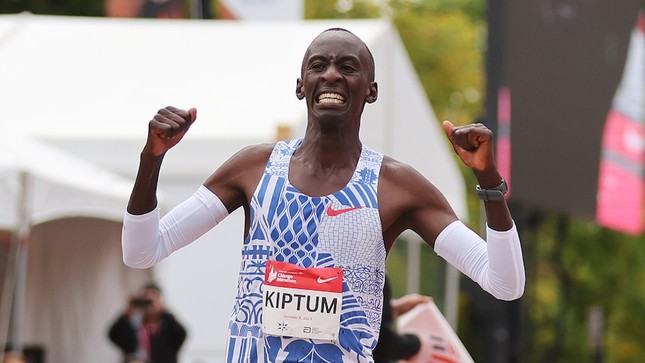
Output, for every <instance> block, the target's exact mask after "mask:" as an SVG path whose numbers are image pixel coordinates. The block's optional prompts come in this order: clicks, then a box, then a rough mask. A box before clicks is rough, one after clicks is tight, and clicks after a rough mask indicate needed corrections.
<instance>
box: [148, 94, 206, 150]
mask: <svg viewBox="0 0 645 363" xmlns="http://www.w3.org/2000/svg"><path fill="white" fill-rule="evenodd" d="M195 119H197V110H196V109H195V108H190V109H188V110H182V109H179V108H176V107H173V106H168V107H165V108H162V109H160V110H159V111H157V114H156V115H155V116H154V117H153V118H152V120H150V122H149V123H148V142H147V143H146V148H145V150H146V151H148V152H150V153H152V154H153V155H154V156H159V155H163V154H164V153H166V151H168V150H169V149H170V148H172V147H173V146H175V145H177V143H178V142H179V141H181V139H182V138H183V137H184V135H185V134H186V131H188V129H189V128H190V126H191V125H192V124H193V122H195Z"/></svg>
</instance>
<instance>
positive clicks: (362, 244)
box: [227, 140, 385, 363]
mask: <svg viewBox="0 0 645 363" xmlns="http://www.w3.org/2000/svg"><path fill="white" fill-rule="evenodd" d="M300 142H301V140H292V141H289V142H280V143H278V144H277V145H276V147H275V148H274V150H273V153H272V154H271V157H270V159H269V162H268V163H267V167H266V169H265V173H264V175H263V177H262V178H261V180H260V183H259V185H258V187H257V189H256V192H255V193H254V195H253V197H252V199H251V205H250V217H251V225H250V228H249V234H248V236H247V237H246V238H245V240H244V244H243V247H242V263H241V267H240V274H239V280H238V294H237V297H236V302H235V306H234V309H233V314H232V317H231V320H230V323H229V340H228V346H227V361H228V362H240V363H241V362H244V363H248V362H334V363H336V362H372V359H371V351H372V349H373V348H374V346H375V345H376V341H377V339H378V331H379V326H380V319H381V310H382V298H383V296H382V288H383V283H384V281H385V273H384V269H385V248H384V242H383V236H382V228H381V224H380V218H379V214H378V204H377V199H376V195H377V194H376V192H377V183H378V172H379V170H380V164H381V161H382V155H381V154H380V153H377V152H374V151H372V150H370V149H368V148H366V147H363V150H362V152H361V157H360V160H359V162H358V164H357V167H356V170H355V172H354V175H353V177H352V179H351V180H350V182H349V183H348V184H347V186H345V187H344V188H343V189H342V190H340V191H338V192H336V193H334V194H331V195H327V196H322V197H310V196H307V195H305V194H303V193H301V192H300V191H298V190H297V189H296V188H295V187H293V186H292V185H290V184H289V182H288V171H289V161H290V158H291V155H292V154H293V152H294V151H295V149H296V148H297V147H298V146H299V144H300ZM267 259H274V260H277V261H283V262H289V263H292V264H296V265H299V266H302V267H342V268H343V269H344V271H345V278H344V282H343V294H342V304H341V328H340V332H339V339H338V342H336V343H334V342H330V341H323V340H313V339H296V338H290V337H281V336H270V335H265V334H264V333H263V332H262V330H261V326H262V296H263V287H264V266H265V262H266V260H267Z"/></svg>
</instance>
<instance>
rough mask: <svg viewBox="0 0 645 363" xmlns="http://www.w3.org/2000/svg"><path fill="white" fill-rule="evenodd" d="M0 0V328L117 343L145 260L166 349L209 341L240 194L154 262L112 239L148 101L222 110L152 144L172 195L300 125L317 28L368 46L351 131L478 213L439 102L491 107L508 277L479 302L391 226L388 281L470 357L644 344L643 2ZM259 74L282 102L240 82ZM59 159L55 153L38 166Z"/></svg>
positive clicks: (214, 355) (220, 318) (514, 357)
mask: <svg viewBox="0 0 645 363" xmlns="http://www.w3.org/2000/svg"><path fill="white" fill-rule="evenodd" d="M0 14H2V15H0V105H2V106H3V107H2V108H3V116H2V117H0V125H2V126H3V127H2V129H3V130H5V132H7V133H8V135H7V138H14V137H13V136H12V135H14V134H20V135H23V134H24V135H26V136H27V137H28V138H29V139H30V141H29V142H27V141H25V142H23V143H21V144H20V145H18V146H16V147H15V148H14V149H11V147H10V146H11V145H13V144H12V143H10V142H8V140H3V141H2V142H0V144H4V145H2V146H3V147H4V150H3V149H2V148H0V152H4V153H5V154H4V155H0V180H2V184H0V186H2V188H1V189H0V192H2V193H4V195H5V196H2V194H0V201H2V204H1V205H0V208H1V209H3V210H4V212H5V214H7V215H6V216H5V215H0V217H2V218H4V219H2V220H0V222H2V223H0V227H1V228H0V230H3V231H4V232H1V233H0V266H2V268H0V277H1V278H2V280H1V281H2V285H1V287H2V289H1V292H2V300H1V302H2V309H1V310H0V312H1V313H2V315H1V316H0V343H3V344H5V345H8V346H12V345H13V346H19V347H23V348H24V350H25V351H26V352H29V354H30V357H31V358H30V359H32V360H31V361H30V362H45V361H46V362H49V363H52V362H54V363H55V362H81V361H92V362H106V363H107V362H115V361H117V360H118V353H117V351H116V350H115V348H114V347H112V346H111V345H110V344H109V341H108V340H107V337H106V329H107V324H108V321H109V320H110V319H111V318H112V317H113V315H114V314H116V313H117V312H118V311H120V310H121V309H122V308H123V307H124V306H123V301H124V300H125V299H126V296H128V294H130V293H132V291H134V290H135V289H136V288H138V287H139V286H140V284H141V283H142V282H144V281H147V280H149V279H150V278H153V277H154V278H155V279H156V280H158V281H159V282H160V284H161V285H162V286H163V287H164V291H165V296H166V299H167V301H166V302H167V305H169V306H170V307H171V308H172V310H173V312H174V313H175V314H176V315H177V316H178V318H179V319H180V320H182V319H183V321H185V322H186V323H187V324H186V325H187V327H188V336H189V338H188V341H187V344H186V346H185V347H184V349H183V350H182V356H181V359H182V360H181V361H182V362H185V363H198V362H204V363H210V362H221V361H224V357H223V347H224V343H225V341H224V339H225V336H226V335H225V334H226V333H225V328H226V326H225V325H226V319H227V318H228V312H229V311H230V307H231V306H232V303H233V296H234V294H235V288H236V287H235V285H234V284H235V281H236V278H235V276H236V275H237V264H238V263H239V256H238V255H239V243H240V242H241V229H240V226H241V220H242V219H241V216H240V215H239V214H236V215H233V216H231V218H229V220H232V221H233V222H231V221H229V220H227V221H226V223H223V226H221V228H220V227H218V228H220V229H221V231H219V232H213V233H214V234H210V233H209V234H207V235H206V236H205V237H204V238H203V239H204V241H198V242H196V247H194V246H191V247H190V248H189V249H186V251H184V250H182V251H179V252H178V253H177V254H176V256H175V255H173V257H172V258H170V259H169V261H164V262H162V263H161V264H160V265H159V266H158V267H155V268H154V269H151V270H144V271H138V270H131V269H127V268H126V267H124V266H122V262H121V260H120V245H119V238H120V237H119V233H120V217H121V215H122V211H123V210H124V209H125V203H126V201H127V196H128V193H129V190H128V187H129V186H130V185H131V182H132V180H133V178H134V175H133V173H134V172H136V165H137V160H138V152H139V150H140V148H141V147H142V146H143V142H144V140H145V139H144V138H145V132H146V124H147V121H148V119H149V118H150V116H152V115H153V114H154V112H155V111H156V109H158V108H160V107H163V106H165V105H166V103H168V104H177V103H181V104H186V106H185V107H189V106H191V105H195V104H196V105H197V106H198V109H199V110H200V119H204V120H208V119H213V120H219V121H218V122H219V123H218V122H211V123H208V124H207V125H203V126H202V125H199V124H196V130H194V133H192V130H191V134H190V135H189V137H187V140H186V141H187V142H186V146H184V147H183V149H180V150H177V153H176V154H173V155H169V157H168V159H169V160H167V164H168V167H167V168H166V166H164V168H165V169H164V172H167V173H166V174H163V176H162V182H161V185H160V190H161V191H162V193H164V192H166V194H165V200H166V202H165V203H166V204H165V205H164V208H166V209H169V208H171V207H172V206H173V205H174V204H176V203H177V202H179V201H181V200H183V199H184V198H185V197H186V196H188V195H190V194H192V192H193V191H194V190H195V189H196V187H197V186H198V185H199V183H201V182H202V181H203V179H204V178H205V177H206V176H207V175H208V173H209V172H210V171H212V170H213V169H214V168H215V167H216V166H217V165H219V164H220V163H221V162H222V161H223V160H225V159H226V158H227V157H228V156H230V155H231V154H232V153H233V152H234V151H235V150H236V149H237V148H238V147H239V146H240V145H243V144H246V143H250V142H263V141H271V140H275V139H279V138H286V137H292V136H294V135H298V134H299V133H300V131H301V130H302V124H303V113H302V111H303V110H302V107H303V106H302V105H301V104H298V103H296V102H297V101H296V100H295V97H292V95H293V93H292V92H293V89H295V88H294V86H295V79H296V78H297V77H298V73H297V72H298V71H299V68H298V67H299V62H300V60H301V59H302V58H301V57H302V54H303V53H304V49H306V46H307V44H308V42H309V41H310V40H311V39H313V37H314V36H315V35H316V34H317V33H319V32H320V31H321V30H323V29H325V28H328V27H331V26H343V27H346V28H348V29H349V30H352V31H355V32H356V33H357V35H359V36H361V37H362V38H363V39H364V40H365V41H366V43H367V44H368V45H369V46H370V48H371V49H372V50H373V52H374V53H375V58H376V67H377V72H380V73H377V81H379V84H380V88H379V91H380V93H381V92H382V93H383V96H381V95H380V98H379V102H377V104H379V103H381V104H382V105H378V106H375V107H382V108H375V109H372V110H368V111H367V112H366V115H365V119H364V124H368V123H370V122H372V126H367V131H366V132H367V134H366V135H365V137H364V139H366V143H367V144H370V145H376V146H378V147H377V148H381V149H382V150H383V151H385V152H386V153H390V154H394V156H398V157H399V158H401V159H403V160H404V161H408V162H410V163H412V164H413V165H414V166H415V167H418V168H419V169H420V171H422V172H423V173H424V175H426V176H428V177H429V179H430V180H432V181H433V182H434V181H435V180H437V184H438V185H439V186H440V187H441V189H442V190H446V191H447V192H446V193H447V195H448V197H449V201H450V202H451V204H453V206H454V207H455V209H456V210H457V211H458V213H459V215H460V217H462V219H464V220H465V221H467V223H468V224H469V225H470V226H471V227H472V228H473V229H474V230H476V231H481V232H482V233H483V231H484V226H483V223H482V210H481V204H480V202H479V200H477V198H476V195H475V193H474V185H475V184H476V180H475V179H474V177H473V175H472V173H471V172H470V171H469V170H466V169H463V168H462V167H461V165H460V163H458V162H457V161H458V160H456V159H455V158H454V157H453V156H452V154H451V152H450V150H448V147H447V144H446V143H445V140H444V139H443V138H442V135H441V134H440V132H439V122H440V121H441V120H444V119H449V120H452V121H453V122H455V123H457V124H467V123H471V122H482V123H485V124H486V125H487V126H489V127H490V128H491V129H493V130H494V132H495V133H496V140H497V157H498V165H499V167H500V169H501V170H502V173H503V174H504V176H505V178H506V179H507V180H508V181H509V184H510V193H509V203H510V206H511V209H512V212H513V216H514V218H515V222H516V224H517V226H518V228H519V231H520V234H521V236H522V242H523V248H524V257H525V264H526V268H527V284H526V292H525V295H524V296H523V297H522V298H521V299H519V300H517V301H514V302H500V301H496V300H494V299H493V298H491V297H490V296H488V295H487V294H486V293H484V292H482V291H481V289H480V288H479V287H478V286H475V285H474V284H473V283H472V282H471V281H470V280H468V279H467V278H462V277H461V276H459V275H458V274H455V272H454V271H453V270H452V269H451V268H449V267H447V266H446V265H445V264H444V263H443V261H442V260H441V259H440V258H438V257H437V256H436V255H435V254H434V252H433V251H432V249H431V248H429V247H428V246H426V245H425V244H422V243H420V242H419V240H418V238H417V237H416V236H413V235H408V234H406V235H404V236H403V237H401V240H400V241H399V242H398V243H397V244H396V245H395V247H394V248H393V250H392V251H391V252H390V255H389V256H388V262H387V268H388V274H389V275H390V278H391V280H392V287H393V291H394V296H395V297H396V296H401V295H403V294H405V293H408V292H419V293H422V294H426V295H430V296H432V297H433V298H434V300H435V302H436V303H437V305H438V306H439V307H440V309H441V310H442V311H443V312H444V314H445V315H446V317H447V318H448V319H449V321H450V322H451V323H452V324H453V327H454V328H455V330H456V331H457V333H458V335H459V336H460V338H461V339H462V341H463V342H464V345H465V346H466V348H467V349H468V351H469V352H470V354H471V355H472V356H473V358H474V360H475V361H476V362H478V363H479V362H482V363H511V362H528V363H533V362H549V363H551V362H563V363H564V362H608V363H622V362H643V361H645V345H643V343H642V342H643V338H644V337H645V324H643V322H645V279H644V278H643V277H645V244H644V242H645V240H644V239H643V233H642V232H643V219H644V217H643V208H644V206H643V201H644V199H643V198H644V197H643V174H644V173H643V166H644V164H643V162H644V158H643V157H644V154H643V152H644V148H645V143H644V139H643V135H644V132H645V130H644V129H643V123H644V122H645V2H644V1H642V0H622V1H615V0H594V1H585V0H540V1H529V0H515V1H506V0H323V1H320V0H282V1H281V0H219V1H215V0H83V1H80V0H3V1H2V2H1V3H0ZM144 30H145V33H144ZM268 58H271V59H272V62H273V61H274V60H273V59H277V61H275V62H276V63H277V65H275V68H273V67H274V66H272V67H267V64H268V63H267V62H268V61H267V59H268ZM168 62H170V63H168ZM272 64H273V63H272ZM236 67H237V68H236ZM240 67H241V68H240ZM266 68H271V69H266ZM253 72H256V73H253ZM264 73H278V74H277V77H276V78H269V77H268V76H266V75H265V74H264ZM252 76H254V77H252ZM265 76H266V77H267V78H264V77H265ZM182 77H185V79H182ZM225 77H226V78H227V80H225V79H224V78H225ZM228 78H231V79H230V80H228ZM396 78H400V80H397V79H396ZM285 80H286V83H284V84H283V83H280V82H282V81H285ZM384 86H385V87H384ZM388 87H389V88H388ZM278 91H284V92H278ZM268 92H272V93H273V94H275V95H279V96H276V97H274V98H276V99H277V98H285V99H286V98H289V97H291V98H293V100H292V101H293V103H294V104H295V105H296V106H295V107H294V105H292V104H290V103H284V104H283V103H279V102H278V101H276V102H277V104H276V106H277V107H275V106H267V105H265V104H263V103H261V102H260V101H257V100H258V99H260V98H263V97H264V98H270V97H267V95H266V93H268ZM142 93H145V94H146V96H151V97H145V98H144V97H142V96H141V94H142ZM231 95H234V96H235V97H230V96H231ZM419 97H421V98H419ZM97 98H98V99H101V101H100V102H99V101H95V99H97ZM150 98H151V100H150ZM229 98H240V99H241V100H242V101H243V102H238V101H231V100H229ZM274 101H275V100H274ZM200 102H201V104H200ZM407 102H409V103H410V105H409V106H408V104H407ZM228 103H230V104H228ZM248 103H251V104H253V105H254V106H253V107H250V108H257V109H258V112H259V113H258V114H254V113H251V112H252V110H249V107H248ZM426 103H427V106H425V105H426ZM181 104H180V105H179V106H181ZM398 104H405V105H406V106H405V107H399V108H397V105H398ZM297 105H300V106H297ZM375 105H376V104H375ZM200 106H202V107H201V108H200ZM265 106H266V107H265ZM209 107H210V108H209ZM269 107H270V108H269ZM273 107H275V108H276V109H280V112H279V116H270V114H271V113H272V112H274V109H273ZM292 107H293V108H294V110H292V111H289V110H291V108H292ZM414 107H420V108H418V109H415V108H414ZM201 110H204V111H203V112H202V111H201ZM379 115H381V117H384V118H385V119H381V118H379ZM249 119H253V120H254V122H252V123H250V121H249ZM204 122H206V121H204ZM415 122H416V123H415ZM372 128H373V129H372ZM200 130H201V131H200ZM372 130H374V131H372ZM221 133H224V134H226V135H225V136H226V137H223V138H220V136H221V135H220V134H221ZM415 133H417V134H419V135H413V134H415ZM193 135H194V136H193ZM216 136H217V137H216ZM424 136H427V140H426V141H425V142H424V138H423V137H424ZM190 137H194V138H193V139H190ZM406 137H407V138H406ZM415 137H419V138H420V139H419V140H417V139H415ZM31 139H33V140H31ZM189 140H190V141H189ZM213 140H217V141H216V142H214V141H213ZM368 141H371V142H368ZM34 143H43V144H45V145H35V146H34V145H33V144H34ZM406 143H407V144H408V145H407V147H408V148H410V147H412V150H408V149H406V148H405V145H403V144H406ZM14 144H15V143H14ZM27 147H29V148H32V147H33V149H27ZM50 148H51V149H50ZM16 150H17V151H16ZM30 150H31V151H30ZM424 150H427V152H424ZM28 153H31V154H33V155H34V156H33V157H32V158H31V159H32V160H23V159H29V158H25V157H24V154H28ZM198 153H201V154H204V153H206V154H207V156H208V158H204V160H195V159H194V155H195V154H198ZM419 153H423V154H424V155H419ZM21 154H22V155H21ZM59 154H60V155H59ZM63 154H65V155H63ZM42 155H48V156H49V157H48V158H45V157H43V156H42ZM3 158H4V159H3ZM70 159H72V160H70ZM3 160H5V161H3ZM17 161H20V162H21V163H24V164H25V165H27V166H25V165H22V166H19V167H18V166H16V164H17ZM68 163H69V165H70V166H69V169H67V170H74V171H75V172H74V173H72V172H66V173H64V174H66V175H57V174H59V173H57V172H56V170H43V169H48V168H43V164H46V165H49V166H54V165H67V164H68ZM34 165H35V166H34ZM49 169H52V168H49ZM53 169H56V168H53ZM426 169H427V170H426ZM16 170H18V171H17V172H16ZM164 172H162V173H164ZM455 173H456V174H455ZM70 176H73V177H70ZM164 178H165V179H164ZM67 179H71V180H67ZM82 180H87V181H88V183H86V184H84V185H81V184H82V183H80V181H82ZM88 185H89V186H88ZM39 188H40V189H39ZM79 191H82V193H81V192H79ZM106 191H109V192H106ZM52 193H53V194H54V195H55V196H58V197H59V198H58V199H61V200H60V201H56V200H54V201H52V200H53V199H56V198H53V197H52V196H51V194H52ZM40 195H45V199H46V201H45V202H43V205H42V206H39V205H38V204H37V198H38V196H40ZM162 195H164V194H162ZM3 198H4V199H3ZM75 198H76V199H79V198H80V200H78V201H76V202H74V201H73V199H75ZM25 200H27V201H28V202H27V203H26V204H25V203H23V202H24V201H25ZM162 200H163V198H162ZM70 203H71V204H70ZM25 205H26V207H25ZM47 208H50V209H51V210H48V209H47ZM9 211H10V212H11V213H8V212H9ZM38 213H40V214H38ZM234 223H236V224H234ZM217 233H219V234H217ZM231 236H233V237H231ZM222 239H226V240H232V241H222ZM209 240H217V241H209ZM238 240H239V241H238ZM233 241H235V242H233ZM226 242H228V243H226ZM224 245H226V247H224ZM27 247H29V248H27ZM193 247H194V248H193ZM224 249H225V250H224ZM189 250H190V251H189ZM204 256H208V257H204ZM221 256H225V258H224V259H227V260H231V261H226V262H221V261H219V260H220V259H221V258H222V257H221ZM226 256H230V258H227V257H226ZM199 258H201V260H200V262H195V261H196V259H199ZM27 261H29V262H27ZM224 282H225V283H224ZM88 294H89V295H91V296H92V297H91V298H88V297H87V295H88ZM54 336H55V337H54ZM83 339H89V340H86V341H83ZM79 342H84V344H81V343H79ZM88 346H92V347H93V348H90V347H88ZM97 346H98V347H97Z"/></svg>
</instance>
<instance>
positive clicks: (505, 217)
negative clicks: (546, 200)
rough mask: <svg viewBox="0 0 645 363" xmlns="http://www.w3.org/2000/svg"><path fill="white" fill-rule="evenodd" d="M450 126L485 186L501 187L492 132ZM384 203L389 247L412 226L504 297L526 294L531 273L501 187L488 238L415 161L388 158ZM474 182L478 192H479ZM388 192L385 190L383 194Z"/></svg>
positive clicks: (490, 203)
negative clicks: (527, 271)
mask: <svg viewBox="0 0 645 363" xmlns="http://www.w3.org/2000/svg"><path fill="white" fill-rule="evenodd" d="M444 130H445V131H446V134H447V136H448V138H449V140H450V142H451V143H452V146H453V148H454V149H455V152H456V153H457V155H459V157H460V158H461V160H462V161H463V162H464V163H465V164H466V165H467V166H469V167H470V168H471V169H472V170H473V172H474V173H475V175H476V177H477V180H478V182H479V186H480V188H482V189H491V188H497V187H498V186H499V185H500V184H501V183H502V179H501V176H500V174H499V171H498V170H497V167H496V166H495V160H494V155H493V148H492V133H491V132H490V130H489V129H487V128H486V127H485V126H483V125H481V124H474V125H468V126H463V127H454V125H452V123H450V122H445V123H444ZM383 163H384V167H383V168H382V175H383V178H382V180H383V188H382V187H381V182H379V205H381V206H382V210H381V219H382V222H383V226H384V235H385V237H386V243H387V244H388V245H387V246H388V247H389V246H391V244H392V242H393V241H394V239H395V238H396V237H397V236H398V235H399V234H400V233H402V232H403V231H404V230H406V229H410V230H413V231H414V232H416V233H417V234H418V235H419V236H420V237H421V238H422V239H423V240H424V241H426V242H427V243H428V244H429V245H430V246H432V247H433V248H434V250H435V252H436V253H437V254H438V255H439V256H441V257H443V258H444V259H445V260H446V261H447V262H448V263H450V264H451V265H453V266H455V267H456V268H457V269H459V270H460V271H461V272H463V273H464V274H465V275H467V276H468V277H470V278H471V279H472V280H473V281H475V282H477V283H478V284H479V285H480V286H481V287H482V288H483V289H484V290H485V291H487V292H489V293H491V294H492V295H493V296H495V297H496V298H498V299H501V300H513V299H517V298H519V297H520V296H522V294H523V293H524V283H525V273H524V262H523V259H522V250H521V244H520V239H519V235H518V233H517V230H516V228H515V225H514V223H513V220H512V218H511V214H510V212H509V209H508V206H507V205H506V201H505V200H504V198H503V195H501V194H502V193H501V192H495V191H493V192H491V198H488V199H491V200H487V201H484V203H485V208H486V222H487V229H486V236H485V240H484V239H483V238H482V237H480V236H479V235H478V234H477V233H475V232H474V231H472V230H471V229H469V228H468V227H467V226H466V225H464V224H463V223H462V222H461V221H459V220H458V219H457V216H456V215H455V213H454V211H453V209H452V207H451V206H450V204H449V203H448V201H447V200H446V198H445V197H444V196H443V194H442V193H441V192H440V191H439V190H438V189H437V188H436V187H435V186H434V185H433V184H432V183H431V182H430V181H428V180H426V179H425V177H423V176H422V175H421V174H420V173H419V172H417V171H416V170H414V169H413V168H412V167H410V166H409V165H406V164H403V163H400V162H397V161H395V160H391V159H384V161H383ZM474 189H475V186H473V190H472V192H473V193H474V192H475V190H474ZM382 191H383V193H381V192H382Z"/></svg>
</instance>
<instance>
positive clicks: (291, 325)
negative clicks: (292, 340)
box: [262, 261, 343, 341]
mask: <svg viewBox="0 0 645 363" xmlns="http://www.w3.org/2000/svg"><path fill="white" fill-rule="evenodd" d="M342 292H343V269H342V268H337V267H322V268H304V267H300V266H297V265H293V264H290V263H286V262H278V261H267V263H266V269H265V271H264V296H263V310H262V328H263V329H264V333H265V334H270V335H280V336H289V337H297V338H311V339H323V340H331V341H336V340H337V339H338V332H339V331H340V310H341V304H342Z"/></svg>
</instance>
